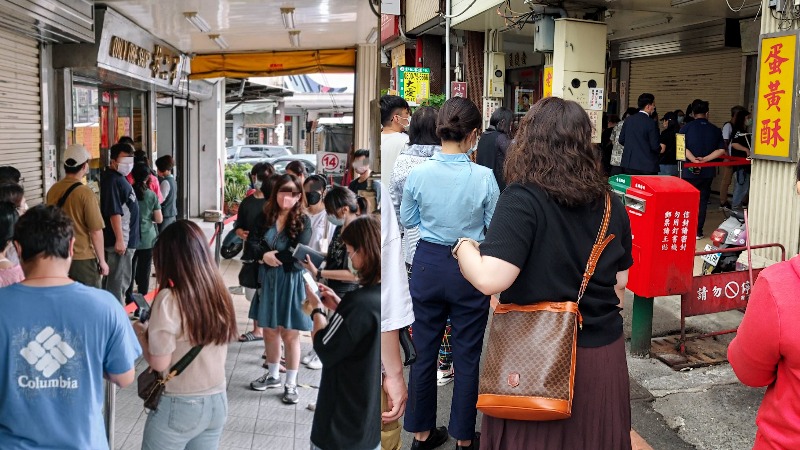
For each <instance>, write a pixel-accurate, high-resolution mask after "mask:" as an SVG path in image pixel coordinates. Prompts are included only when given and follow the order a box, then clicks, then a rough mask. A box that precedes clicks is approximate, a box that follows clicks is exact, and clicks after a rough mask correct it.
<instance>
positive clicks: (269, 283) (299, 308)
mask: <svg viewBox="0 0 800 450" xmlns="http://www.w3.org/2000/svg"><path fill="white" fill-rule="evenodd" d="M264 241H265V242H266V243H267V244H268V245H269V248H271V249H273V250H278V251H282V250H286V249H288V248H289V247H290V246H291V243H290V241H289V236H288V235H286V234H285V233H284V231H281V232H278V229H277V228H276V227H275V225H272V226H271V227H269V229H268V230H267V232H266V233H265V235H264ZM309 241H311V220H310V219H309V218H308V216H306V215H303V231H302V232H301V233H300V235H299V236H297V242H298V243H300V244H305V245H308V243H309ZM259 281H260V282H261V288H260V289H259V290H258V293H257V294H256V296H255V299H254V301H253V302H251V303H250V314H249V315H248V317H250V318H251V319H254V320H257V321H258V326H260V327H266V328H273V329H275V328H278V327H283V328H286V329H289V330H299V331H310V330H311V328H312V325H313V323H312V322H311V318H310V317H308V316H307V315H306V314H305V313H304V312H303V301H304V300H305V298H306V289H305V282H304V281H303V270H302V269H300V270H298V269H297V268H295V269H294V270H293V271H291V272H286V271H285V270H284V268H283V266H278V267H270V266H268V265H266V264H262V265H261V267H260V269H259Z"/></svg>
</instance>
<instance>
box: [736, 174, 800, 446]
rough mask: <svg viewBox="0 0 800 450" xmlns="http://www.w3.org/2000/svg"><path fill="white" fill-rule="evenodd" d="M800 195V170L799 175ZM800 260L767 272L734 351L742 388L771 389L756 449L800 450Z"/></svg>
mask: <svg viewBox="0 0 800 450" xmlns="http://www.w3.org/2000/svg"><path fill="white" fill-rule="evenodd" d="M797 182H798V186H797V188H798V193H799V194H800V167H798V173H797ZM798 298H800V256H795V257H794V258H792V259H790V260H789V261H784V262H781V263H778V264H774V265H772V266H770V267H767V268H766V269H764V271H762V272H761V274H760V275H759V277H758V280H757V281H756V282H755V285H754V286H753V290H752V292H751V293H750V300H749V302H748V303H747V312H745V314H744V319H743V320H742V324H741V325H740V326H739V331H738V333H737V335H736V337H735V338H734V339H733V342H731V344H730V346H729V347H728V360H729V361H730V363H731V367H733V371H734V372H735V373H736V376H737V377H738V378H739V381H741V382H742V383H744V384H746V385H748V386H752V387H762V386H767V392H766V393H765V394H764V400H763V401H762V402H761V408H759V410H758V416H757V417H756V424H757V425H758V432H757V433H756V440H755V444H754V445H753V448H754V449H756V450H760V449H790V448H800V406H798V405H800V328H798V327H797V324H798V323H800V308H798V307H797V299H798Z"/></svg>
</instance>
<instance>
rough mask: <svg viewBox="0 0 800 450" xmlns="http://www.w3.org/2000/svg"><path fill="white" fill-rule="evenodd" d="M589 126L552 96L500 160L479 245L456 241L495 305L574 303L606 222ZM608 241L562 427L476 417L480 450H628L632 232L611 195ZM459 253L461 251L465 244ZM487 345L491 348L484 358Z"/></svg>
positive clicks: (471, 276)
mask: <svg viewBox="0 0 800 450" xmlns="http://www.w3.org/2000/svg"><path fill="white" fill-rule="evenodd" d="M591 134H592V125H591V122H590V121H589V117H588V116H587V115H586V112H585V111H584V110H583V109H582V108H581V107H580V106H579V105H578V104H577V103H575V102H572V101H567V100H563V99H560V98H555V97H549V98H545V99H543V100H540V101H539V102H537V103H536V104H535V105H534V106H533V107H532V108H531V110H530V111H529V112H528V113H527V114H526V115H525V117H524V118H523V119H522V123H521V124H520V128H519V131H518V132H517V135H516V138H515V140H514V142H513V143H512V144H511V147H510V148H509V153H508V158H507V159H506V166H505V176H506V181H507V182H508V183H509V185H508V187H507V188H506V190H505V191H503V194H502V195H501V196H500V201H499V202H498V203H497V209H496V210H495V214H494V218H493V219H492V222H491V224H490V225H489V230H488V232H487V234H486V240H484V242H483V243H482V244H480V248H478V245H476V243H474V241H469V240H467V239H460V240H459V244H458V245H457V246H456V247H455V249H454V255H455V256H456V257H457V258H458V263H459V266H460V267H461V272H462V273H463V274H464V277H466V279H467V280H469V282H470V283H472V285H473V286H475V287H476V288H477V289H478V290H480V291H481V292H483V293H484V294H487V295H488V294H496V293H498V292H502V295H501V296H500V302H501V303H513V304H517V305H530V304H535V303H537V302H541V301H551V302H558V301H565V302H566V301H575V300H577V297H578V290H579V288H580V286H581V281H582V279H583V274H584V268H585V267H586V263H587V261H588V260H589V254H590V253H591V251H592V247H593V243H594V241H595V238H596V236H597V233H598V229H599V228H600V223H601V221H602V218H603V213H604V205H605V199H606V196H607V195H609V186H608V181H607V179H606V178H605V176H604V175H603V174H602V173H601V171H600V169H599V167H598V164H597V158H596V156H595V153H594V150H593V147H592V142H591ZM612 197H613V198H612V208H611V216H610V222H609V226H608V235H611V234H613V235H615V238H614V239H612V240H611V242H610V243H609V244H608V246H607V247H606V248H605V251H604V252H603V253H602V255H601V257H600V259H599V261H598V263H597V267H596V269H595V272H594V276H593V277H592V278H591V280H590V281H589V283H588V287H587V288H586V292H585V294H584V296H583V298H582V300H581V302H580V304H579V309H580V313H581V315H582V316H583V329H582V330H580V331H578V349H577V355H576V368H575V385H574V386H575V387H574V400H573V404H572V416H571V417H570V418H569V419H564V420H553V421H546V422H534V421H518V420H505V419H499V418H495V417H490V416H488V415H484V416H483V423H482V425H481V449H484V450H487V449H493V450H494V449H507V450H517V449H518V450H523V449H524V450H536V449H548V450H549V449H584V448H602V449H604V450H620V449H630V448H631V441H630V430H631V407H630V394H629V390H628V389H629V386H628V367H627V362H626V360H625V338H624V336H623V334H622V316H621V315H620V311H621V310H622V308H621V307H622V301H623V298H624V295H625V285H626V284H627V280H628V268H629V267H630V266H631V265H632V264H633V258H632V257H631V229H630V222H629V221H628V215H627V214H626V212H625V208H624V206H623V205H622V202H620V200H619V199H618V198H617V197H616V196H612ZM462 244H463V245H462ZM491 345H492V343H491V342H490V343H489V351H491Z"/></svg>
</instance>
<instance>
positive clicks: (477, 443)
mask: <svg viewBox="0 0 800 450" xmlns="http://www.w3.org/2000/svg"><path fill="white" fill-rule="evenodd" d="M480 447H481V434H480V433H475V437H474V438H472V443H471V444H469V445H468V446H466V447H465V446H463V445H458V442H456V450H478V449H479V448H480Z"/></svg>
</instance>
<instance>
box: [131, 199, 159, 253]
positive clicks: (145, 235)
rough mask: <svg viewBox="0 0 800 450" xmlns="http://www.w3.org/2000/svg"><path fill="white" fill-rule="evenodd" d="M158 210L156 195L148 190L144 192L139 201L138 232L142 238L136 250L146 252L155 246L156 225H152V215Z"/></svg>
mask: <svg viewBox="0 0 800 450" xmlns="http://www.w3.org/2000/svg"><path fill="white" fill-rule="evenodd" d="M160 209H161V204H159V203H158V197H156V194H155V193H154V192H153V191H151V190H149V189H148V190H146V191H144V197H143V198H142V199H141V200H139V230H140V231H141V237H142V238H141V240H140V241H139V245H138V246H137V247H136V249H137V250H148V249H151V248H153V245H155V243H156V237H158V232H157V231H156V224H155V223H153V213H154V212H155V211H158V210H160Z"/></svg>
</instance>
